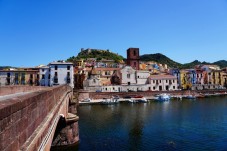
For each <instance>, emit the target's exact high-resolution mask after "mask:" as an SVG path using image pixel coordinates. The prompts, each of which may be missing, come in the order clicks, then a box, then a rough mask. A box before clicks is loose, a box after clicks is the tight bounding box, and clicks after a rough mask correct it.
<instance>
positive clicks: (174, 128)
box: [71, 97, 227, 151]
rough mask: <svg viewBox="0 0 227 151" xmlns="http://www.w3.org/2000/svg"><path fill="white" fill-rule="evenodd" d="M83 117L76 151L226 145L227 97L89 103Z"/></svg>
mask: <svg viewBox="0 0 227 151" xmlns="http://www.w3.org/2000/svg"><path fill="white" fill-rule="evenodd" d="M79 117H80V120H79V129H80V130H79V132H80V142H79V145H78V146H75V147H74V149H73V150H79V151H92V150H94V151H95V150H97V151H121V150H122V151H131V150H132V151H134V150H135V151H137V150H138V151H150V150H167V151H168V150H170V151H171V150H182V151H186V150H193V151H195V150H227V97H212V98H203V99H198V100H182V101H178V100H171V101H169V102H150V103H137V104H135V103H134V104H133V103H120V104H115V105H86V106H80V107H79ZM71 150H72V148H71Z"/></svg>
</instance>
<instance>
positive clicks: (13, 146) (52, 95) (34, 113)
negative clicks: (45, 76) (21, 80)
mask: <svg viewBox="0 0 227 151" xmlns="http://www.w3.org/2000/svg"><path fill="white" fill-rule="evenodd" d="M3 89H6V88H3ZM16 89H17V88H12V91H11V92H13V91H14V90H16ZM37 89H38V87H37ZM67 89H68V87H67V86H66V85H63V86H57V87H49V88H46V89H45V90H40V91H37V92H33V93H29V94H26V95H23V96H19V97H17V98H12V99H8V100H4V101H1V102H0V150H1V151H16V150H19V149H21V150H26V148H21V147H22V146H23V144H24V143H25V142H26V140H28V138H29V137H30V136H31V135H32V134H33V132H34V131H35V130H36V128H37V127H38V126H39V125H40V123H41V122H42V121H43V119H44V118H45V117H46V116H47V114H48V112H49V111H50V110H51V109H52V108H53V107H54V106H55V104H57V103H58V102H59V101H60V97H61V96H62V95H63V93H65V92H66V91H67ZM1 90H2V89H1ZM20 90H31V88H29V87H27V86H26V87H24V88H20ZM32 90H34V89H32ZM17 92H18V91H17ZM42 135H43V136H42V138H43V137H44V136H45V134H42ZM41 141H42V139H40V140H39V142H38V143H39V144H40V143H41ZM33 145H34V146H33V147H34V148H33V149H34V150H37V149H38V144H33ZM24 147H26V146H24Z"/></svg>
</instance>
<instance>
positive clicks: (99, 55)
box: [66, 49, 124, 62]
mask: <svg viewBox="0 0 227 151" xmlns="http://www.w3.org/2000/svg"><path fill="white" fill-rule="evenodd" d="M87 58H96V59H97V60H101V59H108V60H114V61H115V62H121V61H122V60H123V59H124V58H123V57H122V56H121V55H118V54H115V53H112V52H110V51H108V50H95V49H93V50H91V51H88V50H84V51H81V52H80V53H78V55H77V56H76V57H74V56H73V57H70V58H68V59H67V60H66V61H68V62H75V61H76V60H79V59H87Z"/></svg>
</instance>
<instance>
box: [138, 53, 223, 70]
mask: <svg viewBox="0 0 227 151" xmlns="http://www.w3.org/2000/svg"><path fill="white" fill-rule="evenodd" d="M140 60H141V61H155V62H157V63H161V64H167V65H168V67H172V68H179V69H190V68H194V67H195V66H196V65H201V64H209V65H218V66H220V68H224V67H227V61H226V60H220V61H216V62H213V63H210V62H200V61H198V60H195V61H192V62H190V63H185V64H181V63H178V62H175V61H173V60H171V59H170V58H168V57H166V56H165V55H163V54H161V53H156V54H145V55H142V56H140Z"/></svg>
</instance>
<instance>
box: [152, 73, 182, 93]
mask: <svg viewBox="0 0 227 151" xmlns="http://www.w3.org/2000/svg"><path fill="white" fill-rule="evenodd" d="M149 83H150V84H149V85H150V86H149V87H148V89H149V90H151V91H169V90H178V84H177V77H175V76H172V75H151V76H150V77H149Z"/></svg>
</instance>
